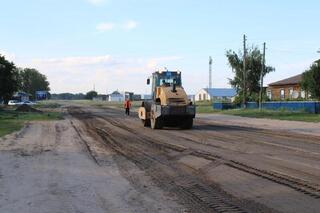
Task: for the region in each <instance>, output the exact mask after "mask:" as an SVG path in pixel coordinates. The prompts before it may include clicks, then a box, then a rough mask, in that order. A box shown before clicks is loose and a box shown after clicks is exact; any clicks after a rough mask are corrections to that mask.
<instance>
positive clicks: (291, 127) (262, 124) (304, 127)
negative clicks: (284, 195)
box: [197, 113, 320, 136]
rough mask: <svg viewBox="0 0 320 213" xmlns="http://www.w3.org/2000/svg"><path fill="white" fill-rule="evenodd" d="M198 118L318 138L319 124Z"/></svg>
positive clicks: (229, 118)
mask: <svg viewBox="0 0 320 213" xmlns="http://www.w3.org/2000/svg"><path fill="white" fill-rule="evenodd" d="M197 117H198V118H201V119H203V120H208V121H212V122H215V123H220V124H224V125H229V126H231V125H234V126H243V127H253V128H261V129H267V130H276V131H278V130H281V131H289V132H294V133H299V134H307V135H314V136H320V123H311V122H301V121H284V120H274V119H265V118H246V117H240V116H234V115H225V114H218V113H216V114H215V113H214V114H198V115H197Z"/></svg>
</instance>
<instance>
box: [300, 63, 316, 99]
mask: <svg viewBox="0 0 320 213" xmlns="http://www.w3.org/2000/svg"><path fill="white" fill-rule="evenodd" d="M319 82H320V59H319V60H317V61H315V62H314V63H313V64H312V65H311V66H310V68H309V69H308V70H306V71H305V72H304V73H303V75H302V81H301V88H302V89H303V90H304V91H306V92H307V96H308V94H309V93H310V95H311V97H312V98H315V99H318V100H320V83H319Z"/></svg>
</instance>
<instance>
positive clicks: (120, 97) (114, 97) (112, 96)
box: [108, 95, 124, 102]
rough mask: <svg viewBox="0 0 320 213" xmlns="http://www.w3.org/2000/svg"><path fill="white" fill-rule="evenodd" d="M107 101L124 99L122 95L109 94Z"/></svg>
mask: <svg viewBox="0 0 320 213" xmlns="http://www.w3.org/2000/svg"><path fill="white" fill-rule="evenodd" d="M108 101H115V102H122V101H124V96H123V95H109V99H108Z"/></svg>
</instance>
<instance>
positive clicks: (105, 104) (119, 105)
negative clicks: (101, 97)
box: [69, 100, 142, 108]
mask: <svg viewBox="0 0 320 213" xmlns="http://www.w3.org/2000/svg"><path fill="white" fill-rule="evenodd" d="M69 102H73V103H77V104H84V105H89V106H97V107H116V108H123V104H124V102H118V101H112V102H110V101H92V100H71V101H69ZM141 102H142V101H132V102H131V104H132V107H134V108H137V107H140V106H141Z"/></svg>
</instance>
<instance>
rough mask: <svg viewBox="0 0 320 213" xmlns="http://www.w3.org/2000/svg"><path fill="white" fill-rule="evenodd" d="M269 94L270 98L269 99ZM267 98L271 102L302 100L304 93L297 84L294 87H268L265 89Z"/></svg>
mask: <svg viewBox="0 0 320 213" xmlns="http://www.w3.org/2000/svg"><path fill="white" fill-rule="evenodd" d="M270 94H271V97H270ZM267 96H268V97H269V98H270V99H271V100H285V99H293V100H294V99H297V98H299V97H302V98H304V96H305V95H304V92H301V87H300V85H299V84H295V85H281V86H270V87H268V89H267Z"/></svg>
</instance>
